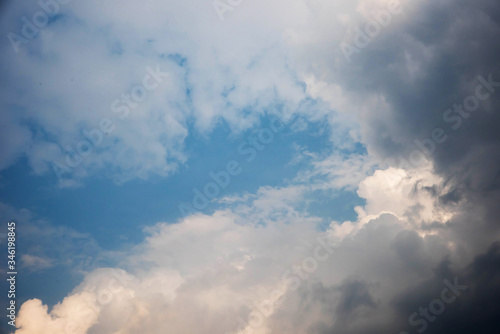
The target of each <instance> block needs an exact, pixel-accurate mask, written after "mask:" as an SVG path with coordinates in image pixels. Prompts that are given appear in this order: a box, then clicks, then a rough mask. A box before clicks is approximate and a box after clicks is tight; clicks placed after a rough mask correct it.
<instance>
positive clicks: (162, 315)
mask: <svg viewBox="0 0 500 334" xmlns="http://www.w3.org/2000/svg"><path fill="white" fill-rule="evenodd" d="M425 177H429V179H426V178H425ZM432 180H434V182H437V183H439V182H438V181H439V177H438V176H434V175H432V174H431V173H430V172H429V171H423V172H421V173H420V174H417V173H415V174H414V175H408V174H407V172H405V171H404V170H402V169H400V170H396V169H388V170H384V171H381V170H380V171H377V172H376V173H375V174H374V175H373V176H370V177H367V178H366V179H365V180H364V181H363V182H361V185H360V187H359V194H360V195H361V196H364V198H365V200H366V205H364V207H363V208H360V209H359V210H358V213H359V216H358V220H357V221H356V222H344V223H342V224H339V223H337V224H332V226H331V227H330V228H329V229H327V230H326V231H321V230H318V228H317V226H318V225H317V224H318V219H317V218H315V217H313V216H310V215H308V214H306V213H304V212H300V211H297V210H283V206H282V205H283V204H282V202H280V201H275V202H273V201H266V200H265V199H266V198H267V196H273V195H272V194H273V192H274V191H279V189H274V190H273V189H270V188H268V189H262V190H261V191H260V192H259V193H258V195H257V194H256V195H254V196H255V197H254V198H253V200H250V201H249V200H248V199H247V198H241V199H233V200H234V201H238V200H239V201H241V204H240V205H236V206H234V208H233V209H231V210H229V209H228V210H223V211H217V212H215V213H214V214H212V215H201V214H198V215H193V216H189V217H186V218H184V219H183V220H181V221H179V222H177V223H175V224H169V223H158V224H157V225H155V226H154V227H150V228H147V230H146V232H147V234H148V236H147V237H146V239H145V240H144V242H143V243H141V244H139V245H138V246H137V247H135V248H134V249H133V250H132V251H131V252H130V254H129V255H128V256H127V257H125V258H124V259H123V269H124V270H122V269H111V268H108V269H99V270H96V271H94V272H92V273H90V274H88V275H87V276H86V277H85V280H84V281H83V282H82V283H81V284H80V285H79V286H78V287H77V288H75V290H74V291H73V292H72V293H71V294H70V295H69V296H68V297H67V298H66V299H65V300H64V301H63V302H61V303H60V304H58V305H57V306H55V307H54V309H53V310H52V311H51V312H50V316H47V307H46V306H43V305H42V304H41V302H40V301H38V300H31V301H29V302H27V303H26V305H27V306H26V307H24V306H23V308H22V309H21V312H20V319H22V322H20V326H21V329H20V330H19V332H20V333H23V332H22V331H23V330H25V328H31V327H33V328H34V327H35V323H36V324H37V325H36V326H42V328H47V329H49V328H51V327H48V326H55V325H53V323H57V324H58V323H60V324H65V325H68V324H73V323H74V321H76V320H73V318H72V317H73V316H74V314H75V313H74V312H72V311H71V307H73V306H72V305H73V304H72V303H70V302H68V301H67V300H72V298H74V299H75V300H79V299H80V298H83V297H82V296H83V295H85V296H86V295H87V294H89V296H90V297H88V298H89V299H88V301H86V302H85V307H83V309H86V308H89V309H91V310H93V311H95V312H97V314H98V315H97V318H96V319H97V320H96V321H95V323H94V322H93V321H94V320H93V319H94V318H93V317H90V318H89V319H90V320H89V321H88V322H86V323H85V324H80V323H75V326H77V325H78V326H81V327H82V328H86V329H85V330H87V332H86V333H96V334H98V333H109V332H113V333H133V332H136V331H138V330H142V331H144V332H146V333H162V332H165V331H175V332H176V333H177V332H178V333H189V332H193V331H196V332H201V333H204V332H206V333H213V332H220V333H250V332H251V333H268V332H276V331H278V330H280V331H282V330H285V331H287V332H288V333H305V332H310V333H330V332H332V333H333V332H335V333H338V332H340V333H363V332H366V331H367V330H368V329H371V330H373V331H374V332H375V333H382V332H384V331H389V332H397V331H403V330H406V329H408V328H414V327H412V326H411V325H410V324H409V323H408V320H407V319H408V317H409V315H410V314H412V313H413V312H414V310H413V309H412V307H414V308H415V310H418V307H420V306H423V307H425V306H426V305H425V304H418V302H422V303H423V302H426V303H427V305H428V303H429V302H431V301H432V300H433V299H435V298H440V296H439V293H440V291H441V290H442V289H443V286H444V287H446V285H443V284H444V283H443V281H444V280H448V281H449V282H454V279H455V278H457V280H458V282H460V283H461V284H462V283H463V284H465V285H467V286H468V287H471V286H475V285H477V284H480V283H479V282H478V279H479V277H482V275H480V274H475V273H473V272H474V270H477V271H484V270H489V269H487V267H489V266H490V265H494V263H495V261H496V260H495V256H496V255H495V254H496V250H497V247H496V246H492V248H491V249H490V251H489V252H488V253H486V255H479V254H480V253H481V252H483V251H485V249H483V248H472V247H465V246H462V245H460V244H457V239H456V238H455V236H454V234H453V233H452V231H453V230H454V229H455V228H456V223H455V222H454V217H453V216H450V217H449V218H446V217H447V216H446V214H447V212H445V211H444V212H441V214H439V213H438V212H436V210H438V206H437V204H438V203H439V197H437V196H429V195H428V194H429V188H431V187H432V184H433V182H432ZM391 182H392V183H394V184H392V183H391ZM389 185H392V186H390V187H389ZM402 198H404V199H402ZM290 201H292V202H293V201H294V199H293V196H292V197H291V199H290ZM385 201H388V202H390V203H395V204H394V207H392V208H391V207H390V206H388V205H387V204H385ZM263 203H266V209H267V210H268V211H266V214H265V215H258V214H256V212H260V211H261V210H262V205H263ZM415 207H417V209H414V208H415ZM412 208H413V209H412ZM391 211H393V212H391ZM368 213H369V214H368ZM266 217H267V218H266ZM417 222H419V223H417ZM429 222H437V223H439V226H434V227H433V228H429V226H428V225H427V224H428V223H429ZM344 224H349V225H351V226H353V227H354V228H352V229H350V230H349V231H348V233H344V234H343V235H340V234H338V233H336V232H337V229H338V228H341V227H342V226H343V225H344ZM430 232H432V233H430ZM492 239H494V238H492ZM463 242H465V241H463ZM477 256H479V257H477ZM475 257H477V258H476V259H475V260H474V258H475ZM490 258H491V260H490ZM471 261H473V262H472V264H471ZM479 263H480V264H479ZM478 275H479V276H478ZM488 275H490V276H491V275H492V276H491V277H490V278H487V280H488V284H492V285H494V284H496V283H494V282H495V281H494V280H495V279H496V278H495V277H496V275H497V274H496V272H495V271H493V272H491V273H490V272H489V274H488ZM481 279H483V278H481ZM491 280H493V281H491ZM422 282H427V283H422ZM450 284H451V283H450ZM438 289H441V290H438ZM436 291H437V292H436ZM418 293H421V294H422V293H425V297H426V298H430V299H429V300H426V298H416V297H415V296H416V295H417V294H418ZM476 294H480V292H476V290H474V292H472V295H468V294H467V293H466V292H464V293H463V295H464V296H467V297H464V298H462V297H459V298H457V300H459V301H457V304H451V305H450V306H449V309H450V310H451V311H447V312H450V314H455V312H463V309H462V308H465V309H466V308H468V307H469V306H470V305H473V304H476V303H479V304H480V305H483V306H484V307H486V305H487V304H482V303H483V302H484V303H487V302H488V300H489V296H488V297H487V296H482V297H480V298H479V297H478V298H474V297H473V296H475V295H476ZM460 298H461V299H460ZM82 303H83V302H82ZM402 307H404V310H406V312H407V313H405V312H403V311H402V309H401V308H402ZM31 308H33V309H31ZM489 310H490V311H489V312H496V311H495V308H489ZM31 313H34V314H40V315H41V316H40V317H34V318H31V317H29V314H31ZM92 314H93V313H92ZM492 314H493V313H492ZM495 314H496V313H495ZM42 315H43V316H42ZM481 316H482V317H485V316H484V315H481ZM47 317H49V319H52V322H49V321H47V320H46V318H47ZM486 318H488V317H486ZM30 319H31V320H30ZM75 319H76V318H75ZM123 319H127V320H126V321H123ZM194 319H196V321H195V320H194ZM443 319H445V320H442V321H444V322H446V321H449V320H446V319H450V318H449V316H447V317H443ZM488 319H489V318H488ZM38 323H39V325H38ZM440 323H441V322H440ZM23 326H25V327H23ZM43 326H46V327H43ZM85 326H89V327H85ZM429 326H432V324H429ZM439 326H441V325H439ZM439 326H437V327H436V328H441V327H439ZM434 330H436V329H434ZM16 333H17V332H16ZM82 333H83V332H82Z"/></svg>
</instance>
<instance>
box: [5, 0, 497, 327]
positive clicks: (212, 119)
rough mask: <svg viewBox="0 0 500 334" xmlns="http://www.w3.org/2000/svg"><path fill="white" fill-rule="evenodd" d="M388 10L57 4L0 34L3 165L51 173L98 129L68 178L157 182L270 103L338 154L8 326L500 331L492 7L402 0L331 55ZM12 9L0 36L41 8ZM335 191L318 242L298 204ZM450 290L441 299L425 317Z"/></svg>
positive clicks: (312, 222) (199, 221)
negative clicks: (31, 31) (349, 51)
mask: <svg viewBox="0 0 500 334" xmlns="http://www.w3.org/2000/svg"><path fill="white" fill-rule="evenodd" d="M391 3H394V2H392V1H388V0H359V1H344V2H342V1H326V2H325V1H304V0H293V1H290V0H288V1H281V0H278V1H272V2H269V1H261V0H258V1H257V0H256V1H252V2H248V3H247V2H244V3H242V4H241V5H240V6H238V7H237V8H235V9H234V10H233V11H231V12H228V13H227V17H226V18H225V20H224V21H220V20H219V17H218V15H217V13H216V12H215V10H214V8H213V4H212V3H211V2H210V1H208V2H204V3H201V2H199V3H198V2H194V1H181V2H179V1H154V0H150V1H143V2H140V3H139V2H132V1H104V2H98V1H85V2H71V3H70V4H68V5H65V6H62V5H61V6H60V9H59V11H60V15H58V16H57V17H54V18H53V19H52V20H51V21H50V22H49V23H48V24H47V25H46V26H45V27H44V28H43V29H41V31H40V33H39V35H38V36H37V38H34V39H32V40H30V41H29V43H27V44H23V45H20V50H19V52H18V53H15V52H13V50H12V48H11V45H10V43H8V41H7V42H6V41H5V40H4V45H2V47H1V49H0V53H1V57H2V59H3V62H2V65H0V66H1V68H2V71H3V72H4V73H5V75H4V76H2V79H0V84H1V85H2V88H3V89H2V90H0V96H1V100H2V107H3V109H5V112H4V113H3V114H2V116H0V118H1V120H2V122H0V133H1V135H0V140H1V141H2V155H1V158H0V168H8V167H9V166H12V164H14V163H15V162H16V161H19V159H20V158H21V157H23V156H25V157H26V158H27V161H28V163H29V164H30V167H31V168H32V170H33V171H34V172H35V173H37V174H44V173H48V172H52V170H51V168H52V165H51V162H52V161H59V162H64V161H65V160H66V158H67V157H66V156H67V154H68V151H69V150H71V149H72V150H77V151H78V147H77V145H78V143H79V142H80V141H81V140H83V139H84V138H85V134H84V132H83V130H92V129H98V128H100V123H101V121H102V120H103V118H110V119H112V121H113V125H114V126H115V130H114V131H113V133H112V134H110V135H108V136H104V135H103V138H102V143H101V144H99V145H98V147H94V148H93V149H92V150H93V151H92V153H91V154H89V155H88V156H86V157H84V158H85V159H83V160H82V163H81V165H79V166H78V167H76V168H75V169H74V170H72V172H71V173H72V176H73V177H74V178H76V179H77V180H81V179H83V178H85V177H86V176H88V175H93V174H94V173H99V172H103V171H105V173H107V174H108V176H110V177H113V178H115V179H116V180H117V181H118V182H123V181H127V180H130V179H134V178H143V179H145V178H148V177H149V176H150V175H151V174H158V175H161V176H169V175H171V174H172V173H174V172H175V170H176V169H177V168H178V166H179V165H181V164H184V163H188V161H189V156H188V155H187V154H186V152H185V148H184V146H185V145H186V139H187V138H188V137H189V136H190V135H191V134H193V133H197V134H202V135H208V134H210V133H211V131H213V130H214V129H215V128H216V127H217V125H218V124H220V123H222V122H224V123H226V124H228V125H229V127H230V129H231V131H233V132H235V133H238V132H240V131H244V130H247V129H249V128H250V127H251V126H253V125H255V124H257V123H258V122H259V119H260V118H261V116H262V115H263V114H265V113H266V112H267V113H270V112H274V111H272V110H274V107H275V106H277V105H286V106H287V107H289V108H287V109H286V110H287V111H286V112H282V113H281V114H280V116H282V117H283V118H284V119H290V118H291V117H292V115H291V114H293V113H299V114H301V116H302V117H304V119H306V120H308V121H312V122H321V123H323V124H324V127H325V129H328V131H330V133H329V134H330V143H329V144H330V146H331V147H333V149H330V150H327V152H328V153H326V154H324V155H322V154H317V153H311V152H306V151H304V150H302V151H301V152H300V154H301V156H299V157H297V158H296V159H295V162H296V161H308V163H309V165H308V169H307V170H303V171H301V172H300V173H299V174H298V175H297V177H296V178H295V179H294V180H293V181H292V182H291V184H290V185H288V186H285V187H281V188H273V187H263V188H261V189H260V190H259V191H258V192H257V193H256V194H243V195H241V194H240V195H239V196H231V197H227V198H224V199H222V200H221V203H223V204H225V205H226V207H225V208H223V209H221V210H219V211H217V212H215V213H213V214H209V215H202V214H198V215H192V216H189V217H186V218H184V219H182V220H181V221H178V222H175V223H174V222H161V223H158V224H156V225H154V226H152V227H148V228H147V229H146V230H145V232H146V233H147V237H146V238H145V240H144V241H143V242H142V243H140V244H139V245H137V246H136V247H135V248H134V249H132V250H131V251H130V252H129V253H128V254H126V255H123V257H121V260H122V261H121V262H122V263H121V264H122V265H121V266H120V267H121V268H122V269H117V268H107V269H105V268H101V269H100V270H96V271H93V272H92V273H90V274H88V275H86V277H85V279H84V281H83V282H82V283H81V284H80V285H79V286H78V287H76V288H75V290H74V291H73V292H72V293H71V294H70V295H69V296H68V297H67V298H66V299H64V300H63V301H62V302H61V303H59V304H57V305H56V306H54V307H53V308H51V309H50V310H49V308H48V306H44V305H43V303H42V302H41V301H40V300H36V299H34V300H30V301H27V302H26V303H24V304H23V307H22V308H21V310H20V313H19V319H18V326H19V329H18V330H17V331H16V333H21V334H23V333H47V332H50V333H63V332H64V331H66V332H67V331H68V328H69V329H70V330H71V331H73V332H74V333H89V334H101V333H120V334H126V333H136V332H138V331H141V332H144V333H148V334H154V333H165V332H175V333H193V332H197V333H205V332H206V333H214V332H219V333H250V332H252V333H278V332H286V333H292V334H293V333H325V334H326V333H342V334H357V333H366V332H370V333H393V332H394V333H399V332H400V331H414V330H416V329H417V328H420V327H421V328H423V327H424V324H425V326H426V329H425V330H426V331H427V333H446V332H456V333H461V332H464V333H465V332H467V333H468V332H475V333H491V332H497V331H498V321H497V320H496V319H498V315H499V314H498V312H499V311H498V307H497V306H496V304H495V301H496V299H495V298H497V299H498V293H497V291H499V285H498V284H499V283H498V282H499V272H498V268H499V246H498V243H495V242H496V241H498V239H499V237H500V232H499V229H498V215H499V214H500V209H499V207H498V200H499V199H500V192H499V187H498V186H499V175H500V173H499V161H498V150H499V133H500V132H499V131H498V122H499V121H500V120H499V117H500V116H499V115H498V113H497V112H496V109H498V105H499V96H500V95H498V93H499V92H498V90H499V89H498V88H500V87H499V86H498V84H497V81H500V71H499V70H500V69H499V63H498V59H497V58H498V54H499V52H498V51H499V46H498V42H497V41H498V35H499V33H500V31H499V28H500V21H499V20H500V19H499V18H500V15H499V13H500V12H499V10H500V7H499V6H498V4H497V3H496V1H495V0H479V1H475V2H471V1H465V0H459V1H451V0H435V1H430V0H425V1H418V2H416V1H402V2H401V3H399V5H400V6H401V8H402V11H401V13H398V14H394V15H393V16H392V18H391V22H390V23H389V24H387V26H386V27H382V28H381V30H380V33H378V34H376V36H373V37H372V38H371V39H370V41H369V43H366V45H364V46H363V47H359V45H358V47H359V52H356V53H355V54H353V55H352V57H351V59H350V61H349V60H348V59H346V57H345V55H344V53H343V51H342V48H341V45H342V43H351V44H352V43H356V38H357V37H356V34H359V31H360V29H361V30H362V29H365V28H366V27H367V25H368V24H370V22H373V20H374V14H373V13H374V12H377V11H380V10H386V9H387V8H388V6H394V5H391ZM396 5H398V4H396ZM5 6H6V7H5V8H6V10H5V12H8V13H9V15H6V14H5V12H4V14H2V15H3V16H4V18H5V20H2V23H1V24H0V27H1V31H2V32H4V33H8V32H9V31H11V30H15V29H17V28H18V26H19V20H20V18H21V17H22V16H23V15H29V14H30V13H33V11H36V10H38V8H37V5H36V4H35V2H23V3H17V2H16V3H14V2H13V3H11V4H9V5H5ZM97 9H98V10H97ZM138 13H141V15H138ZM16 31H17V30H16ZM358 37H359V36H358ZM69 45H71V47H68V46H69ZM55 60H57V61H55ZM7 64H8V65H7ZM156 66H158V67H159V68H161V71H165V72H168V74H169V75H168V78H167V77H165V80H163V81H162V82H161V83H159V85H158V87H157V88H155V89H154V90H151V91H150V92H149V93H148V96H147V97H146V98H145V99H144V101H142V102H140V103H137V106H135V107H132V105H128V104H127V103H126V102H125V100H123V101H120V100H121V99H124V98H126V96H125V97H123V96H122V94H132V93H133V91H134V89H135V87H137V86H139V85H144V79H145V76H146V75H148V73H149V74H150V70H148V68H156ZM33 79H36V80H33ZM488 82H490V83H488ZM28 85H30V86H28ZM33 85H34V86H35V87H36V89H27V88H26V87H31V86H33ZM478 87H479V88H478ZM484 94H486V95H488V96H487V97H486V98H483V97H484V96H485V95H484ZM481 96H483V97H481ZM116 99H118V101H119V102H120V103H121V104H120V106H121V107H124V106H127V108H128V109H130V110H129V114H128V115H127V116H126V117H122V119H120V118H119V116H120V115H122V116H123V115H124V113H125V109H121V111H119V110H115V111H118V112H113V106H112V104H113V102H114V101H115V100H116ZM312 100H313V101H314V103H315V105H318V106H320V108H319V110H318V109H314V110H313V108H311V105H312V102H311V101H312ZM476 100H477V101H478V104H477V106H472V105H471V104H470V103H473V104H475V101H476ZM133 103H135V102H133ZM460 105H462V107H463V108H462V107H461V106H460ZM115 107H116V105H115ZM476 107H477V108H476ZM469 109H470V110H469ZM476 109H477V110H476ZM278 113H279V112H278ZM353 122H355V123H356V124H355V125H354V126H352V123H353ZM108 126H109V124H108ZM94 139H95V137H94ZM68 147H70V148H69V149H68ZM365 150H366V154H365V152H364V151H365ZM353 152H354V153H353ZM360 152H363V153H362V154H361V153H360ZM72 157H73V158H74V154H73V155H72ZM66 163H67V161H66ZM75 184H76V183H67V185H75ZM342 188H347V189H351V190H353V189H356V190H357V193H358V195H359V196H360V197H361V198H362V199H364V200H365V201H366V203H365V204H364V205H362V206H359V207H357V208H356V212H357V219H356V220H355V221H346V222H332V223H331V225H330V226H329V227H328V228H327V229H326V230H322V229H321V228H320V227H319V226H318V225H319V222H320V220H321V219H320V218H318V217H316V216H315V215H314V212H306V211H305V210H302V209H301V206H300V204H301V202H303V201H305V198H306V194H307V193H308V192H310V191H313V190H317V189H321V190H325V189H326V190H328V189H342ZM41 230H46V229H39V228H38V227H36V226H34V227H33V231H35V232H36V231H41ZM50 231H52V232H54V233H55V235H58V236H61V235H64V234H66V233H69V232H68V231H66V230H61V229H50ZM70 232H71V233H70V234H71V235H72V236H73V237H75V238H79V237H83V236H77V235H75V234H74V231H70ZM54 233H53V234H54ZM51 235H52V234H51ZM42 237H46V238H49V236H48V235H43V233H42ZM83 238H84V237H83ZM84 239H86V238H84ZM86 240H87V239H86ZM91 244H92V242H89V243H88V244H87V245H91ZM318 247H319V248H318ZM40 253H42V254H40ZM40 253H33V254H36V256H39V257H40V258H43V256H44V254H43V252H40ZM30 254H31V253H30ZM319 254H321V255H319ZM33 256H34V255H33ZM318 256H319V257H318ZM325 257H326V258H325ZM63 258H64V257H63ZM319 258H322V259H323V260H319ZM35 259H38V258H34V257H31V258H30V257H25V260H26V261H27V263H28V262H30V260H31V262H32V263H35V262H37V263H39V264H40V263H42V262H43V261H42V260H40V259H38V260H37V261H34V260H35ZM312 268H314V269H312ZM446 282H447V283H446ZM455 282H460V283H461V284H462V285H465V286H467V289H464V290H460V291H458V290H457V289H455V290H456V291H455V290H453V289H452V288H450V287H449V285H448V284H455ZM444 288H448V292H450V291H451V292H453V291H455V292H456V293H455V297H456V299H455V301H454V302H453V303H450V304H446V305H445V306H446V309H445V310H444V311H443V312H436V313H435V319H434V316H430V317H426V316H424V315H423V314H422V313H421V312H422V311H420V308H429V307H430V306H429V305H431V303H432V302H433V301H434V300H438V301H439V300H441V299H442V298H443V297H442V294H441V293H442V291H443V289H444ZM458 292H460V294H458ZM436 303H437V304H436ZM442 303H444V302H442ZM435 305H439V302H435ZM443 305H444V304H443ZM415 312H416V314H417V315H416V316H413V318H412V315H413V314H414V313H415ZM437 313H439V314H437ZM124 319H125V320H124ZM410 319H413V321H412V320H410ZM431 319H433V320H431ZM415 321H418V325H416V324H415Z"/></svg>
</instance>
